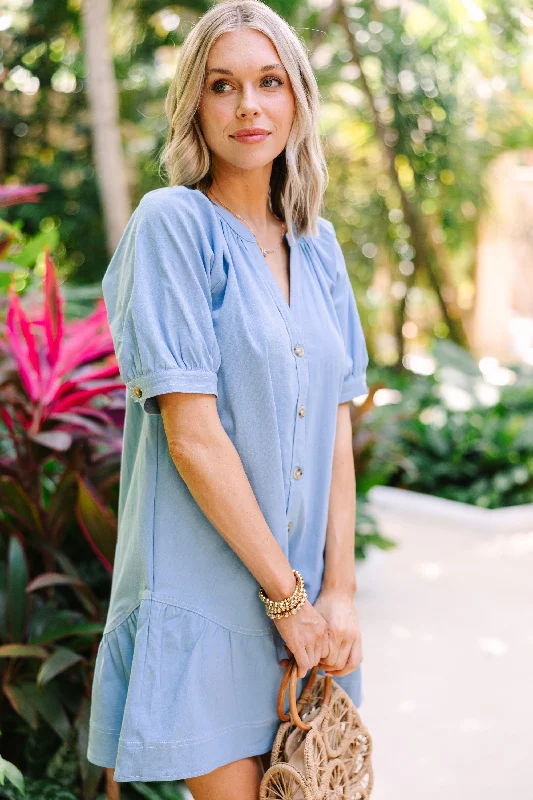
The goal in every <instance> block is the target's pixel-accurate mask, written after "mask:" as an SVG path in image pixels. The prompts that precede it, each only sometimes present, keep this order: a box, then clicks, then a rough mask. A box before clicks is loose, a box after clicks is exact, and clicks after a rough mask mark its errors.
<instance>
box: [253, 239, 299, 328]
mask: <svg viewBox="0 0 533 800" xmlns="http://www.w3.org/2000/svg"><path fill="white" fill-rule="evenodd" d="M283 241H285V242H287V244H288V246H289V302H288V303H287V298H286V297H285V295H284V294H283V291H282V289H281V286H280V285H279V283H278V282H277V280H276V277H275V275H274V273H273V272H272V269H271V267H270V264H269V263H268V261H267V260H266V258H265V256H264V255H263V253H262V252H261V248H260V247H259V245H258V244H257V241H256V240H255V238H254V242H255V244H256V245H257V249H258V251H259V258H260V259H261V263H262V264H263V267H264V269H265V270H266V275H267V280H268V281H269V283H270V285H271V287H272V290H273V291H274V292H275V294H276V295H277V297H278V300H279V301H280V302H281V303H283V305H284V306H285V308H286V309H287V311H288V312H289V313H290V314H293V313H294V307H295V300H296V290H295V287H296V283H295V281H296V269H295V263H296V259H295V258H294V255H293V254H294V245H291V243H290V242H289V237H288V234H287V233H285V234H284V235H283Z"/></svg>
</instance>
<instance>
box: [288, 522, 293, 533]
mask: <svg viewBox="0 0 533 800" xmlns="http://www.w3.org/2000/svg"><path fill="white" fill-rule="evenodd" d="M291 528H292V522H287V530H288V531H290V529H291Z"/></svg>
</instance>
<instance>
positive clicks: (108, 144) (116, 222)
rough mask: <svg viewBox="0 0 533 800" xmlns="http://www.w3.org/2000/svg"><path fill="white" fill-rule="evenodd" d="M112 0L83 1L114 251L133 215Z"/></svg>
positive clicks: (99, 168)
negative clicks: (113, 38)
mask: <svg viewBox="0 0 533 800" xmlns="http://www.w3.org/2000/svg"><path fill="white" fill-rule="evenodd" d="M110 17H111V0H83V29H84V43H85V71H86V76H87V77H86V79H87V93H88V98H89V110H90V115H91V125H92V134H93V153H94V161H95V165H96V174H97V176H98V183H99V186H100V196H101V199H102V206H103V209H104V216H105V228H106V236H107V246H108V250H109V253H110V254H112V253H113V252H114V250H115V248H116V246H117V244H118V242H119V240H120V237H121V236H122V234H123V232H124V228H125V227H126V223H127V222H128V219H129V217H130V214H131V206H130V198H129V191H128V183H127V175H126V166H125V162H124V155H123V152H122V143H121V137H120V127H119V111H118V89H117V84H116V80H115V71H114V66H113V55H112V52H111V42H110V36H109V26H110Z"/></svg>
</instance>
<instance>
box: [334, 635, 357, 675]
mask: <svg viewBox="0 0 533 800" xmlns="http://www.w3.org/2000/svg"><path fill="white" fill-rule="evenodd" d="M361 660H362V659H361V649H360V643H359V642H358V641H357V640H356V641H355V642H354V643H353V645H352V647H351V650H350V653H349V655H348V658H347V659H346V664H345V665H344V667H343V668H342V669H338V670H332V672H331V675H332V677H334V678H335V677H337V678H341V677H342V676H343V675H348V674H349V673H350V672H354V671H355V670H356V669H357V668H358V667H359V666H360V664H361Z"/></svg>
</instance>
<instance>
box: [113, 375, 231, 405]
mask: <svg viewBox="0 0 533 800" xmlns="http://www.w3.org/2000/svg"><path fill="white" fill-rule="evenodd" d="M217 382H218V377H217V373H216V372H210V371H209V370H196V369H182V368H179V369H165V370H162V371H160V372H153V373H150V374H147V375H139V376H138V377H136V378H132V379H131V380H129V381H126V390H127V392H128V393H129V395H130V397H131V398H132V400H134V401H135V402H136V403H139V405H140V406H141V407H142V409H143V410H144V411H146V413H147V414H160V413H161V410H160V408H159V404H158V402H157V399H156V395H158V394H168V393H169V392H192V393H198V394H214V395H218V391H217Z"/></svg>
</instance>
